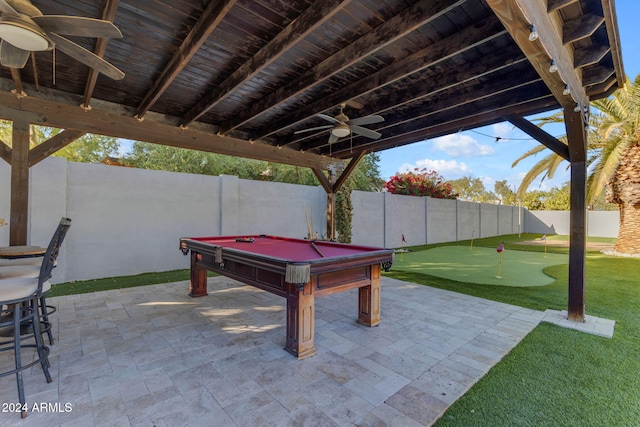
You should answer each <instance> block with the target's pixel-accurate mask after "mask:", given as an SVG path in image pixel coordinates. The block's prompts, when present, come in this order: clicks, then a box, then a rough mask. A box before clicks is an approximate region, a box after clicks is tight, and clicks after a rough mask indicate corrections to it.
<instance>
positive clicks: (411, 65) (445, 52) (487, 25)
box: [256, 18, 505, 139]
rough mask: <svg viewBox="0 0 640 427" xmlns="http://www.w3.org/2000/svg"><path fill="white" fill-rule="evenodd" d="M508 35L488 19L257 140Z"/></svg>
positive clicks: (273, 127)
mask: <svg viewBox="0 0 640 427" xmlns="http://www.w3.org/2000/svg"><path fill="white" fill-rule="evenodd" d="M504 34H505V32H504V29H503V28H502V26H501V25H500V23H499V22H498V21H497V20H496V19H495V18H487V19H486V20H484V21H483V22H482V23H481V24H480V25H473V26H470V27H467V28H465V29H463V30H462V31H459V32H457V33H455V34H453V35H451V36H449V37H446V38H444V39H442V40H440V41H438V42H436V43H434V44H432V45H430V46H428V47H426V48H424V49H421V50H419V51H418V52H416V53H414V54H412V55H409V56H407V57H405V58H403V59H401V60H399V61H396V62H394V63H393V64H391V65H389V66H388V67H385V68H383V69H382V70H380V71H378V72H376V73H373V74H371V75H369V76H367V77H365V78H363V79H361V80H360V81H358V82H356V83H352V84H350V85H348V86H345V87H344V88H342V89H340V90H338V91H336V92H334V93H333V94H331V95H330V96H326V97H324V98H323V99H320V100H318V101H316V102H314V103H312V104H310V105H308V106H306V107H305V108H301V109H298V110H297V111H294V112H293V113H291V114H289V115H288V116H287V117H286V118H284V119H283V120H280V121H278V122H276V123H273V124H271V125H270V126H269V129H265V130H263V131H261V132H260V136H258V137H256V138H257V139H261V138H264V137H266V136H269V135H272V134H274V133H276V132H278V131H280V130H282V129H284V128H287V127H289V126H293V125H295V124H297V123H299V122H301V121H303V120H306V119H308V118H309V117H311V116H313V115H315V114H318V113H321V112H323V111H326V110H328V109H330V108H334V107H335V106H337V105H339V104H340V103H342V102H346V101H347V100H349V99H351V98H355V97H357V96H361V95H364V94H366V93H368V92H371V91H373V90H377V89H380V88H382V87H384V86H387V85H389V84H391V83H393V82H396V81H398V80H400V79H402V78H405V77H407V76H409V75H411V74H413V73H416V72H418V71H421V70H424V69H426V68H429V67H432V66H434V65H435V64H438V63H440V62H443V61H445V60H446V59H449V58H451V57H453V56H455V55H458V54H460V53H462V52H465V51H467V50H470V49H472V48H474V47H477V46H478V45H480V44H482V43H486V42H487V41H488V40H492V39H494V38H496V37H500V36H501V35H504Z"/></svg>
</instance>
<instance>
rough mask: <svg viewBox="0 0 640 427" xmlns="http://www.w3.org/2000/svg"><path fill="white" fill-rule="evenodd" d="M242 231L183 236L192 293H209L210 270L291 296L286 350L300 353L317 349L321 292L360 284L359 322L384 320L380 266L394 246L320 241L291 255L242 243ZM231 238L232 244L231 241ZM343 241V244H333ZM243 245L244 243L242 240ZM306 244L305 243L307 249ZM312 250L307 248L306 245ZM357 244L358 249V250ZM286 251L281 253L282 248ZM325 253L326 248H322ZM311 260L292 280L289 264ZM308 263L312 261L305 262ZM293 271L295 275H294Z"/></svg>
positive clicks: (297, 241)
mask: <svg viewBox="0 0 640 427" xmlns="http://www.w3.org/2000/svg"><path fill="white" fill-rule="evenodd" d="M238 238H244V239H247V240H249V239H255V240H257V239H272V240H273V241H274V242H275V244H277V243H278V241H281V242H282V243H283V244H287V245H291V244H293V243H295V244H299V245H303V246H304V247H308V246H309V245H311V242H310V241H309V240H305V239H290V238H283V237H276V236H265V235H260V236H238ZM235 239H236V236H223V237H197V238H182V239H180V248H181V249H182V252H183V253H184V254H185V255H187V254H188V253H189V251H191V276H190V286H189V295H190V296H192V297H201V296H205V295H207V271H208V270H209V271H213V272H216V273H219V274H221V275H224V276H227V277H230V278H232V279H235V280H238V281H240V282H242V283H246V284H248V285H252V286H255V287H257V288H260V289H263V290H265V291H267V292H271V293H273V294H276V295H279V296H281V297H284V298H286V300H287V305H286V306H287V317H286V319H287V322H286V335H287V337H286V346H285V350H287V351H289V352H290V353H292V354H293V355H294V356H296V357H297V358H299V359H302V358H305V357H308V356H311V355H313V354H315V353H316V347H315V342H314V317H315V307H314V305H315V298H316V297H320V296H324V295H331V294H334V293H336V292H342V291H346V290H349V289H354V288H358V289H359V297H358V322H360V323H362V324H364V325H367V326H375V325H377V324H378V323H380V278H381V276H380V269H381V266H382V268H384V269H385V270H388V269H389V267H390V266H391V263H392V262H393V250H391V249H381V248H372V247H368V246H357V245H345V244H341V243H332V242H324V241H317V242H315V243H314V244H315V245H317V248H318V249H317V250H318V251H319V252H318V255H317V256H315V257H309V259H306V260H303V261H301V260H299V259H298V260H296V261H293V260H292V259H287V258H286V257H275V256H270V255H265V254H260V253H254V252H252V249H253V246H252V245H251V243H246V246H243V247H242V249H238V248H237V246H238V245H237V244H229V243H228V242H229V240H233V241H235ZM225 242H227V244H228V246H229V245H230V246H235V247H228V246H226V247H225ZM332 245H337V246H332ZM240 246H242V245H240ZM303 246H300V248H301V249H302V248H303ZM305 250H307V249H305ZM323 250H324V251H328V252H332V251H340V250H349V251H350V253H349V254H345V255H337V256H324V257H323V256H321V254H322V251H323ZM354 250H355V251H354ZM280 255H281V254H280ZM322 255H324V254H322ZM300 265H302V266H306V265H308V266H309V267H308V269H309V271H310V274H309V277H308V280H307V281H305V283H288V282H287V281H286V280H285V278H286V277H287V270H288V269H289V268H291V266H294V267H295V266H300ZM304 268H306V267H304ZM289 277H290V276H289Z"/></svg>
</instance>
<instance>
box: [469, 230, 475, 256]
mask: <svg viewBox="0 0 640 427" xmlns="http://www.w3.org/2000/svg"><path fill="white" fill-rule="evenodd" d="M475 236H476V230H473V231H472V232H471V246H469V250H470V251H471V250H473V238H474V237H475Z"/></svg>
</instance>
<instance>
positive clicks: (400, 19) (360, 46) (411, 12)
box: [222, 0, 465, 132]
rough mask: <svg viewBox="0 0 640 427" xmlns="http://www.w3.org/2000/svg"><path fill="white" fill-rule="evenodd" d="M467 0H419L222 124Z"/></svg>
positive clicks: (243, 119) (240, 119)
mask: <svg viewBox="0 0 640 427" xmlns="http://www.w3.org/2000/svg"><path fill="white" fill-rule="evenodd" d="M464 2H465V0H458V1H456V2H452V1H451V0H447V1H439V2H433V0H422V1H419V2H418V3H416V4H414V5H413V6H412V7H410V8H407V9H405V10H403V11H402V12H400V13H399V14H397V15H396V16H394V17H393V18H391V19H389V20H388V21H386V22H385V23H383V24H381V25H379V26H378V27H376V28H374V29H373V30H372V31H370V32H368V33H367V34H365V35H363V36H362V37H360V38H359V39H358V40H356V41H354V42H353V43H351V44H349V45H348V46H346V47H345V48H343V49H341V50H340V51H338V52H336V53H335V54H333V55H331V56H330V57H328V58H327V59H325V60H324V61H322V62H320V63H319V64H317V65H316V66H314V67H313V68H310V69H309V70H307V71H306V72H305V73H303V74H302V75H300V76H299V77H297V78H295V79H293V80H292V81H290V82H288V83H286V84H285V85H284V86H281V87H280V88H278V89H276V90H275V91H273V92H272V93H270V94H269V95H267V96H265V97H264V98H263V99H261V100H260V101H258V102H255V103H254V104H253V105H252V106H251V107H250V108H248V109H246V110H245V111H242V112H240V114H238V115H237V116H236V117H235V118H234V119H233V120H232V121H231V122H230V123H227V124H225V125H224V126H223V127H222V131H223V132H225V131H227V130H232V129H235V128H237V127H239V126H242V125H244V124H245V123H247V122H249V121H250V120H251V119H254V118H256V117H258V116H260V115H261V114H263V113H265V112H266V111H268V110H269V109H270V108H273V107H275V106H277V105H279V104H281V103H283V102H285V101H287V100H289V99H291V98H292V97H294V96H296V95H298V94H300V93H301V92H303V91H305V90H307V89H309V88H310V87H313V86H316V85H318V84H320V83H322V82H323V81H325V80H327V79H329V78H330V77H332V76H334V75H335V74H337V73H339V72H340V71H342V70H344V69H345V68H347V67H350V66H352V65H353V64H355V63H357V62H359V61H361V60H362V59H364V58H366V57H367V56H368V55H371V54H372V53H373V52H375V51H377V50H379V49H382V48H383V47H385V46H387V45H389V44H391V43H393V42H394V41H396V40H397V39H399V38H401V37H404V36H405V35H407V34H408V33H410V32H412V31H414V30H415V29H417V28H419V27H422V26H424V25H425V24H427V23H429V22H431V21H433V20H434V19H436V18H438V17H439V16H441V15H443V14H444V13H446V12H448V11H450V10H451V9H453V8H455V7H458V6H459V5H460V4H462V3H464Z"/></svg>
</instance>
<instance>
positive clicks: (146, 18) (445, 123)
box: [0, 0, 625, 312]
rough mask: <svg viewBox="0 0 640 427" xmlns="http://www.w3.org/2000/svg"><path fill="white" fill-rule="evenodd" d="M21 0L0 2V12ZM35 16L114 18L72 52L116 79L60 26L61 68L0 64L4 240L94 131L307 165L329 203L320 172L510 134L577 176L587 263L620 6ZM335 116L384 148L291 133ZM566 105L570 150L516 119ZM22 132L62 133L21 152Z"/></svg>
mask: <svg viewBox="0 0 640 427" xmlns="http://www.w3.org/2000/svg"><path fill="white" fill-rule="evenodd" d="M25 3H28V2H26V1H25V0H6V1H1V2H0V6H2V7H0V11H1V15H2V16H5V15H7V14H11V9H10V8H13V9H14V10H17V11H18V12H21V11H22V10H24V7H25V6H24V4H25ZM32 4H33V5H34V6H36V7H37V8H38V9H39V10H40V11H41V12H42V14H44V15H74V16H84V17H92V18H98V19H104V20H108V21H112V22H113V23H114V24H115V26H116V27H117V28H119V29H120V31H121V32H122V38H100V37H98V38H91V37H76V36H73V35H70V36H68V37H67V38H68V40H71V41H73V42H76V43H77V44H79V45H80V46H82V47H84V48H86V49H87V50H88V51H91V52H94V53H95V54H96V55H97V56H100V57H103V58H104V60H106V61H107V62H108V63H110V64H112V65H113V66H114V67H116V68H117V69H118V70H121V72H122V73H124V78H120V77H121V73H120V72H119V71H118V70H115V69H113V68H111V67H109V66H108V65H106V66H105V65H103V66H102V67H103V69H102V70H103V71H104V72H105V73H107V74H110V75H111V77H107V76H105V75H104V74H101V73H98V72H97V71H96V70H95V69H92V68H89V67H87V66H86V65H84V64H83V63H81V62H79V61H78V60H76V59H74V58H72V57H70V56H67V55H66V54H65V53H64V51H65V49H64V45H65V44H64V43H62V41H60V40H59V38H58V37H59V36H57V35H56V34H55V32H56V31H57V32H58V33H61V34H62V35H65V34H64V32H65V29H64V28H59V29H56V30H55V31H49V32H47V35H48V36H50V37H51V38H52V39H54V40H56V44H57V45H58V48H56V49H55V50H54V52H55V54H52V52H51V51H38V52H33V54H31V55H30V58H29V60H28V61H27V63H26V65H25V66H24V67H23V68H11V69H9V68H6V67H0V118H3V119H8V120H11V121H13V123H14V132H13V141H12V144H11V148H10V147H9V145H8V144H6V143H4V142H1V143H0V157H2V158H3V159H4V160H5V161H7V162H8V163H10V164H11V165H12V184H11V188H12V200H11V238H10V240H11V244H23V243H25V242H26V236H27V211H28V170H29V167H30V166H32V165H34V164H36V163H37V162H39V161H40V160H42V159H44V158H46V157H47V156H48V155H50V154H51V153H53V152H55V151H56V150H58V149H60V148H62V147H64V146H65V145H67V144H68V143H70V142H72V141H73V140H75V139H77V138H78V137H80V136H81V135H83V134H84V133H86V132H91V133H96V134H103V135H109V136H114V137H119V138H127V139H133V140H139V141H147V142H152V143H158V144H166V145H172V146H177V147H184V148H191V149H197V150H203V151H210V152H217V153H223V154H229V155H235V156H242V157H249V158H254V159H262V160H268V161H275V162H282V163H288V164H293V165H299V166H305V167H310V168H312V169H313V170H314V172H315V173H316V176H317V177H318V179H319V180H320V182H321V184H322V185H323V187H324V188H325V189H326V190H327V193H328V194H329V195H330V197H329V200H331V194H334V193H335V191H337V189H338V188H339V187H340V185H341V184H342V183H343V182H344V178H345V177H346V175H345V174H344V173H343V176H341V177H339V178H337V179H335V177H333V176H332V175H329V176H327V172H326V171H327V170H329V169H331V168H330V167H329V166H330V165H331V164H335V163H343V162H344V160H348V159H355V160H356V162H353V161H352V162H351V164H350V167H347V169H346V170H345V173H346V174H348V172H349V171H350V170H351V169H352V168H353V167H354V166H355V164H356V163H357V160H359V159H360V158H361V157H362V156H363V155H364V154H366V153H370V152H376V151H381V150H385V149H388V148H392V147H398V146H401V145H405V144H410V143H413V142H417V141H421V140H424V139H429V138H433V137H437V136H440V135H445V134H448V133H452V132H457V131H459V130H461V129H469V128H474V127H479V126H483V125H487V124H491V123H495V122H501V121H505V120H509V121H511V122H512V123H513V124H514V125H516V126H518V127H520V128H521V129H523V130H525V131H526V132H528V133H530V134H531V135H533V136H534V137H535V138H536V139H538V140H539V141H540V142H541V143H543V144H545V145H547V146H548V147H549V148H551V149H553V150H554V151H555V152H556V153H558V154H560V155H561V156H563V157H564V158H566V159H567V160H569V161H570V162H571V164H572V191H573V195H572V203H573V205H572V210H573V211H574V216H573V217H572V221H573V222H572V229H574V230H575V233H576V234H575V235H572V242H574V244H575V246H572V251H573V252H572V253H574V254H575V257H576V258H575V259H573V261H574V262H573V264H575V261H576V260H578V261H579V259H580V257H582V259H584V242H582V243H580V241H579V240H580V239H579V238H578V237H579V236H582V240H584V178H585V176H586V172H585V171H586V166H585V160H586V135H585V132H584V125H585V122H586V120H587V116H588V105H589V101H591V100H594V99H598V98H601V97H605V96H608V95H609V94H611V93H612V92H613V91H615V90H616V89H617V88H618V87H620V86H621V85H622V83H623V82H624V78H625V76H624V71H623V67H622V62H621V53H620V43H619V35H618V29H617V22H616V14H615V6H614V2H613V1H612V0H546V1H545V0H535V1H524V0H438V1H433V0H419V1H415V0H412V1H407V0H384V1H380V0H326V1H315V2H314V1H309V0H288V1H285V0H213V1H208V2H207V1H204V2H203V1H201V0H198V1H196V0H180V1H173V0H171V1H170V0H136V1H133V0H122V1H118V0H80V1H78V0H73V1H72V0H60V1H55V2H52V1H45V0H34V1H33V2H32ZM9 7H10V8H9ZM38 22H40V21H38ZM88 28H91V25H90V24H88ZM51 32H53V33H54V35H53V36H51V34H50V33H51ZM89 32H90V31H89ZM67 51H68V49H67ZM75 52H78V49H75ZM0 53H1V52H0ZM5 53H6V51H5ZM0 56H1V55H0ZM76 56H79V57H80V59H81V60H82V62H85V63H86V62H90V63H92V64H94V65H95V64H96V63H97V61H96V60H95V59H87V58H88V57H90V54H89V53H88V52H87V53H83V54H82V55H76ZM552 64H553V67H552ZM341 104H342V105H344V113H345V114H346V115H347V116H348V117H349V118H351V119H355V118H360V117H365V116H369V115H375V116H380V117H382V118H383V119H384V121H378V122H373V120H371V121H370V122H371V123H368V124H367V120H363V121H361V122H360V124H361V125H362V126H363V127H365V128H367V129H369V130H371V131H374V132H377V133H379V134H380V137H379V138H377V139H373V138H369V137H366V136H361V135H360V134H359V133H356V134H354V132H351V133H350V134H349V135H348V136H347V137H343V138H338V139H337V140H336V141H331V142H332V143H330V129H329V128H325V129H320V130H318V131H310V132H303V133H297V132H298V131H301V130H304V129H308V128H315V127H320V126H324V125H332V124H333V123H332V122H330V120H331V119H330V118H331V117H335V116H336V115H337V114H338V113H339V112H340V105H341ZM558 108H560V109H563V110H564V112H565V119H566V122H567V131H568V135H569V144H568V146H567V145H565V144H563V143H561V142H559V141H557V140H556V139H555V138H553V137H551V136H549V135H547V134H545V133H544V132H542V131H540V130H539V129H538V128H536V127H535V126H532V125H531V124H530V123H529V122H528V121H526V120H525V119H524V117H525V116H528V115H531V114H535V113H540V112H544V111H549V110H553V109H558ZM318 114H324V115H326V116H328V117H329V118H327V117H324V118H323V117H321V116H318ZM339 120H341V121H345V119H343V118H340V119H339ZM30 124H35V125H44V126H51V127H56V128H61V129H64V131H63V132H62V133H60V134H59V135H57V136H55V137H53V138H51V139H50V140H48V141H46V142H43V143H41V144H39V145H38V146H36V147H33V148H29V132H30V129H29V128H30V126H29V125H30ZM352 130H354V128H352ZM360 133H365V134H368V135H369V136H372V134H371V133H368V132H367V131H366V130H365V131H362V130H360ZM373 135H375V134H373ZM581 218H582V219H581ZM576 221H577V222H576ZM576 238H577V241H576ZM573 264H572V265H573ZM582 264H583V262H582ZM583 267H584V266H582V267H576V268H578V270H580V268H582V275H583V274H584V271H583ZM572 268H573V267H572ZM578 273H579V272H578ZM574 277H575V276H574ZM580 281H582V280H581V279H580ZM570 312H571V310H570Z"/></svg>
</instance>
